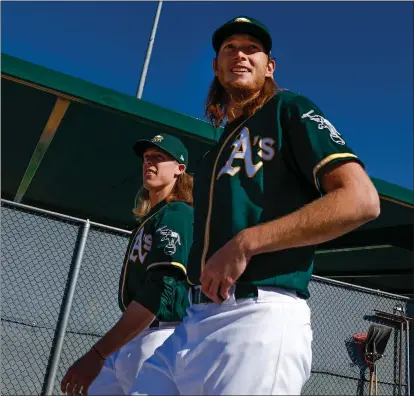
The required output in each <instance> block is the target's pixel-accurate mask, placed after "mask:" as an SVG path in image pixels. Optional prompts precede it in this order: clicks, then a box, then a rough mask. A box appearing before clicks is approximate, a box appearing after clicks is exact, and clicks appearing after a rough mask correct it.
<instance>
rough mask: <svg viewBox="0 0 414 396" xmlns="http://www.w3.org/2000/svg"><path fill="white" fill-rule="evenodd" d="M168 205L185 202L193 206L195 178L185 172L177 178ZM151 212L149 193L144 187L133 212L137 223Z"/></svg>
mask: <svg viewBox="0 0 414 396" xmlns="http://www.w3.org/2000/svg"><path fill="white" fill-rule="evenodd" d="M166 202H167V203H171V202H184V203H186V204H188V205H190V206H193V176H191V175H189V174H188V173H186V172H184V173H182V174H181V175H179V176H178V177H177V180H176V181H175V184H174V187H173V189H172V190H171V193H170V195H169V196H168V197H167V198H166ZM150 210H151V201H150V197H149V191H148V190H147V189H146V188H145V187H144V186H142V187H141V188H140V189H139V191H138V194H137V196H136V198H135V207H134V209H133V210H132V212H133V213H134V215H135V218H136V220H137V221H140V220H141V219H142V218H143V217H144V216H146V215H147V214H148V212H149V211H150Z"/></svg>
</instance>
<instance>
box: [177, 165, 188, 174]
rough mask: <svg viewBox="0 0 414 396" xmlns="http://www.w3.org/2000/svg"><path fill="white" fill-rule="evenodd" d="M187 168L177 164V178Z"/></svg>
mask: <svg viewBox="0 0 414 396" xmlns="http://www.w3.org/2000/svg"><path fill="white" fill-rule="evenodd" d="M186 169H187V167H186V166H185V165H184V164H178V173H177V176H179V175H182V174H183V173H184V172H185V171H186Z"/></svg>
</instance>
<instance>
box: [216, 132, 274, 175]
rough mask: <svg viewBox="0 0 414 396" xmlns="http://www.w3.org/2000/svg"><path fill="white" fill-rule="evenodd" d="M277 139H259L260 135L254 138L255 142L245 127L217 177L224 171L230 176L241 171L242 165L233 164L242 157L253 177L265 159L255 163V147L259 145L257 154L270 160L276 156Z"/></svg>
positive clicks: (248, 172) (248, 173)
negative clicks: (275, 145)
mask: <svg viewBox="0 0 414 396" xmlns="http://www.w3.org/2000/svg"><path fill="white" fill-rule="evenodd" d="M274 144H275V141H274V140H273V139H272V138H268V137H266V138H262V139H260V140H259V137H258V136H255V138H254V139H253V144H252V143H251V141H250V132H249V130H248V129H247V128H243V129H242V131H241V132H240V134H239V135H238V136H237V138H236V140H235V141H234V142H233V144H232V147H233V151H232V152H231V154H230V157H229V159H228V160H227V162H226V164H225V165H224V166H223V168H221V170H220V172H219V173H218V175H217V179H218V178H219V177H220V176H222V175H223V174H224V173H227V174H228V175H230V176H234V175H236V174H237V173H238V172H240V169H241V168H240V166H233V162H234V161H235V160H238V159H241V160H243V161H244V168H245V170H246V174H247V176H248V177H250V178H252V177H254V175H255V174H256V173H257V172H258V171H259V169H260V168H261V167H262V166H263V161H259V162H258V163H256V164H254V163H253V149H252V147H254V146H258V148H259V150H258V152H257V155H258V156H259V157H260V158H261V159H262V160H264V161H270V160H271V159H273V157H274V156H275V149H274V147H273V145H274Z"/></svg>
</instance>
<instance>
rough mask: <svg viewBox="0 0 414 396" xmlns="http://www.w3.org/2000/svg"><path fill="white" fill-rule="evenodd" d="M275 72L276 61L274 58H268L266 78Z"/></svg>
mask: <svg viewBox="0 0 414 396" xmlns="http://www.w3.org/2000/svg"><path fill="white" fill-rule="evenodd" d="M275 70H276V61H275V60H274V58H269V62H268V63H267V68H266V77H272V76H273V73H274V71H275Z"/></svg>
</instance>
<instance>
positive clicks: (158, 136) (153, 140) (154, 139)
mask: <svg viewBox="0 0 414 396" xmlns="http://www.w3.org/2000/svg"><path fill="white" fill-rule="evenodd" d="M163 140H164V138H163V137H162V136H161V135H157V136H154V137H153V138H152V139H151V142H154V143H160V142H162V141H163Z"/></svg>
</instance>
